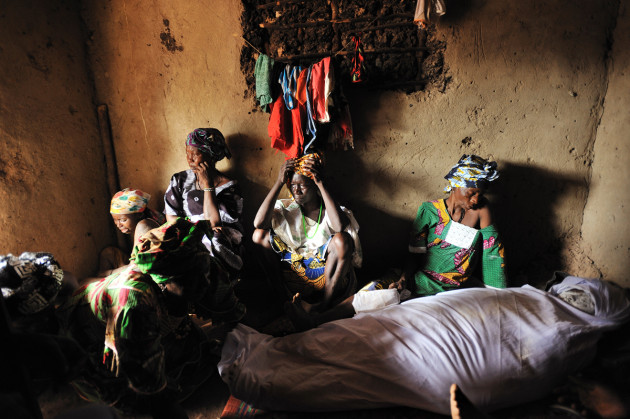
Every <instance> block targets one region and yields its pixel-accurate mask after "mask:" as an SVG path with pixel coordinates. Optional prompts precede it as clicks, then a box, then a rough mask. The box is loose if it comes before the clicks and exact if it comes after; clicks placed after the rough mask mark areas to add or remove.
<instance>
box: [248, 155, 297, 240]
mask: <svg viewBox="0 0 630 419" xmlns="http://www.w3.org/2000/svg"><path fill="white" fill-rule="evenodd" d="M294 164H295V163H294V160H293V159H289V160H286V161H285V162H284V163H283V164H282V167H280V171H279V172H278V178H277V179H276V182H275V183H274V184H273V186H272V187H271V190H270V191H269V193H268V194H267V196H266V197H265V200H264V201H263V203H262V204H261V205H260V208H258V212H257V213H256V217H254V228H259V229H263V230H268V229H270V228H271V216H272V214H273V208H274V204H275V203H276V200H277V199H278V195H279V194H280V191H281V190H282V186H284V182H285V179H286V176H287V173H288V172H290V171H291V170H293V166H294Z"/></svg>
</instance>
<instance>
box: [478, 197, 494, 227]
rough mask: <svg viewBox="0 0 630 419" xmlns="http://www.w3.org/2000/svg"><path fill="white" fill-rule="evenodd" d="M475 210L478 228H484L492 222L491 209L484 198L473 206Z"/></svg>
mask: <svg viewBox="0 0 630 419" xmlns="http://www.w3.org/2000/svg"><path fill="white" fill-rule="evenodd" d="M475 211H476V212H477V216H478V217H479V228H486V227H488V226H489V225H490V224H492V211H491V209H490V204H489V203H488V201H487V200H485V199H484V200H483V202H482V203H481V205H479V206H478V207H477V208H475Z"/></svg>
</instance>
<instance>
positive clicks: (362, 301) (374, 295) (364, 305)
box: [352, 289, 400, 313]
mask: <svg viewBox="0 0 630 419" xmlns="http://www.w3.org/2000/svg"><path fill="white" fill-rule="evenodd" d="M398 303H400V293H399V292H398V290H397V289H385V290H372V291H359V292H357V293H356V294H354V298H353V299H352V307H353V308H354V311H355V312H356V313H366V312H368V311H375V310H380V309H381V308H384V307H387V306H390V305H392V304H398Z"/></svg>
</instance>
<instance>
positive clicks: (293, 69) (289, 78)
mask: <svg viewBox="0 0 630 419" xmlns="http://www.w3.org/2000/svg"><path fill="white" fill-rule="evenodd" d="M301 71H302V67H300V66H299V65H298V66H292V65H290V64H287V65H286V66H285V67H284V71H283V72H282V73H281V74H280V77H279V78H278V83H280V85H281V86H282V94H283V96H284V104H285V105H286V107H287V109H288V110H292V109H293V108H294V107H295V105H296V100H295V92H296V90H297V79H298V76H299V75H300V72H301Z"/></svg>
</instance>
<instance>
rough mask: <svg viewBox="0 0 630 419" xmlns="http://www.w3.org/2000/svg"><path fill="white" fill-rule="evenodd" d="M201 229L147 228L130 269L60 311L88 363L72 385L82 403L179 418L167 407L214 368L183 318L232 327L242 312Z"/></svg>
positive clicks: (199, 336)
mask: <svg viewBox="0 0 630 419" xmlns="http://www.w3.org/2000/svg"><path fill="white" fill-rule="evenodd" d="M205 224H206V223H203V222H202V223H200V224H193V223H190V222H189V221H186V220H184V219H181V218H178V219H176V220H174V221H170V222H168V223H166V224H164V225H162V226H160V227H158V228H156V229H153V230H150V231H149V232H148V233H146V234H145V235H144V236H143V237H142V238H141V240H140V241H139V242H138V243H137V245H136V247H135V248H134V251H133V254H132V256H131V263H130V264H129V266H127V267H126V268H125V269H124V270H122V271H121V272H118V273H116V274H113V275H111V276H109V277H107V278H104V279H102V280H100V281H98V282H93V283H90V284H88V285H85V286H83V287H81V288H79V289H78V290H77V291H75V292H74V294H73V295H72V296H71V297H70V298H69V299H68V300H66V302H65V303H64V304H63V305H62V306H61V307H60V308H59V309H58V310H57V314H58V317H59V318H60V321H61V326H62V330H64V331H65V333H66V334H67V335H68V336H71V337H72V338H74V339H75V340H76V341H77V342H78V343H79V344H80V345H81V347H82V348H84V349H85V350H86V351H87V352H88V356H89V358H90V360H91V363H90V365H91V367H90V368H86V369H85V371H84V374H82V375H81V376H80V377H78V378H77V379H75V380H74V381H73V385H74V387H75V388H76V389H77V390H78V391H79V392H80V393H81V395H82V396H83V397H84V398H87V399H89V400H100V401H102V402H105V403H107V404H110V405H113V406H115V407H116V408H120V409H122V410H130V411H131V410H150V411H151V412H153V414H154V415H155V414H161V416H162V417H183V416H182V415H181V414H179V416H177V415H176V414H175V413H173V412H171V413H169V409H175V408H176V406H177V402H178V401H181V400H182V399H183V398H185V397H187V396H188V395H190V394H191V393H192V391H194V390H195V389H196V388H197V387H198V386H199V385H200V384H201V383H203V382H204V381H205V380H206V379H207V378H208V377H210V376H211V375H212V373H213V371H214V368H215V365H214V364H213V357H212V351H213V348H212V347H211V346H210V343H209V341H208V340H207V338H206V337H205V335H204V334H203V332H202V331H201V330H200V329H199V328H198V327H196V326H195V324H194V323H193V322H192V320H191V318H190V316H189V315H188V313H189V312H190V310H191V308H192V312H194V313H195V314H196V315H197V316H199V317H201V318H212V320H213V322H214V323H215V324H216V323H217V322H222V323H224V324H226V325H227V326H228V327H229V326H230V325H233V324H235V323H236V322H237V321H239V320H240V319H241V318H242V317H243V316H244V311H245V310H244V306H243V305H242V304H241V303H240V302H239V301H238V300H237V299H236V297H235V295H234V293H233V288H232V286H231V285H230V283H229V281H228V276H227V274H226V272H225V271H224V270H223V269H222V268H221V267H220V266H219V265H218V264H217V263H216V261H215V260H214V258H212V257H211V256H210V254H209V253H208V250H207V249H206V247H205V246H204V245H203V244H202V243H201V240H202V237H203V236H204V234H205V233H206V232H207V230H208V229H207V228H205ZM160 411H162V413H160ZM176 411H177V410H175V411H174V412H176Z"/></svg>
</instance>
